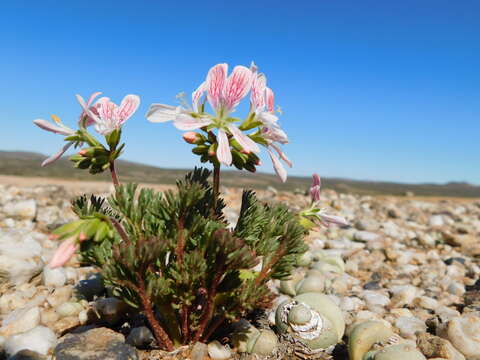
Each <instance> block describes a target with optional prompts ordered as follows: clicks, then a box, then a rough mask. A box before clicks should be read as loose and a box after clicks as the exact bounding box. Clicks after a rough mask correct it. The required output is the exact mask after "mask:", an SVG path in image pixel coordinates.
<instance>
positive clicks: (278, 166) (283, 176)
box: [267, 148, 287, 182]
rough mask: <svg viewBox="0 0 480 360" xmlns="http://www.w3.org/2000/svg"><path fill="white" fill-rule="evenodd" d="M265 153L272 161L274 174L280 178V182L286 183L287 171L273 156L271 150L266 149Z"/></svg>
mask: <svg viewBox="0 0 480 360" xmlns="http://www.w3.org/2000/svg"><path fill="white" fill-rule="evenodd" d="M267 151H268V154H269V155H270V159H272V164H273V168H274V169H275V172H276V173H277V175H278V176H279V177H280V179H281V180H282V182H285V181H287V171H286V170H285V168H284V167H283V165H282V163H281V162H280V160H278V158H277V157H276V156H275V154H274V153H273V152H272V150H270V149H269V148H267Z"/></svg>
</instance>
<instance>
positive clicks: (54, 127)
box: [33, 119, 75, 135]
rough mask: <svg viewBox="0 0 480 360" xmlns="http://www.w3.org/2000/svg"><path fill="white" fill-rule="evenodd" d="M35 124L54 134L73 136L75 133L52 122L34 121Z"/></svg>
mask: <svg viewBox="0 0 480 360" xmlns="http://www.w3.org/2000/svg"><path fill="white" fill-rule="evenodd" d="M33 123H34V124H35V125H37V126H38V127H39V128H41V129H43V130H47V131H50V132H53V133H55V134H60V135H72V134H74V133H75V131H73V130H72V129H68V128H66V127H61V126H58V125H55V124H52V123H51V122H49V121H47V120H43V119H36V120H33Z"/></svg>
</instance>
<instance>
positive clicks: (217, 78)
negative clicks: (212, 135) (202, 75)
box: [206, 64, 228, 110]
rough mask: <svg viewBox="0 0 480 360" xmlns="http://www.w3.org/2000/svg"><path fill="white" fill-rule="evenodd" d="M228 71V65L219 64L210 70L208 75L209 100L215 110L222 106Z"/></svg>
mask: <svg viewBox="0 0 480 360" xmlns="http://www.w3.org/2000/svg"><path fill="white" fill-rule="evenodd" d="M227 71H228V65H227V64H217V65H215V66H214V67H212V68H211V69H210V70H209V72H208V75H207V80H206V88H207V99H208V102H209V103H210V106H211V107H212V108H213V109H215V110H218V109H219V108H220V106H221V105H222V94H223V90H224V87H225V81H226V79H227Z"/></svg>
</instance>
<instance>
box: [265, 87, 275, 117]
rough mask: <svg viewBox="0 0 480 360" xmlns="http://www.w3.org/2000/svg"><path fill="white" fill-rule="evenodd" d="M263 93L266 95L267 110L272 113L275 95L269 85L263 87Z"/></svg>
mask: <svg viewBox="0 0 480 360" xmlns="http://www.w3.org/2000/svg"><path fill="white" fill-rule="evenodd" d="M265 94H266V97H267V110H268V111H270V112H272V113H273V112H274V111H275V106H274V103H275V95H274V94H273V91H272V89H270V88H269V87H267V88H266V89H265Z"/></svg>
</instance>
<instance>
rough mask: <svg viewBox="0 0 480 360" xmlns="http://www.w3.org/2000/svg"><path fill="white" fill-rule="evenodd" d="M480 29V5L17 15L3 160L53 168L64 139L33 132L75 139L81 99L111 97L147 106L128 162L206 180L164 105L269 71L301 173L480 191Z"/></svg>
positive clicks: (7, 37) (3, 19) (277, 5)
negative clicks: (155, 120) (164, 119)
mask: <svg viewBox="0 0 480 360" xmlns="http://www.w3.org/2000/svg"><path fill="white" fill-rule="evenodd" d="M479 14H480V1H478V0H466V1H465V0H459V1H451V0H402V1H384V0H383V1H382V0H377V1H370V0H362V1H359V0H349V1H347V0H328V1H327V0H313V1H305V0H296V1H281V0H277V1H270V0H268V1H250V0H246V1H238V2H237V1H236V2H233V1H160V0H158V1H153V0H151V1H142V0H137V1H122V0H116V1H110V0H108V1H89V0H85V1H50V0H43V1H10V2H8V4H7V2H4V3H2V10H1V13H0V39H1V43H0V44H1V56H0V74H1V78H0V95H1V96H0V123H1V125H2V127H1V130H0V141H1V143H0V149H2V150H29V151H38V152H42V153H45V154H49V153H53V152H54V151H56V150H57V149H59V148H60V146H61V143H62V138H61V137H60V136H56V135H54V134H51V133H47V132H44V131H41V130H40V129H38V128H36V127H34V125H33V124H32V120H33V119H36V118H45V119H48V118H49V116H50V114H52V113H54V114H57V115H58V116H60V117H61V118H62V120H63V121H64V122H65V123H67V124H70V125H72V126H73V125H74V124H75V121H76V119H77V117H78V114H79V109H80V107H79V105H78V104H77V102H76V100H75V97H74V95H75V94H76V93H79V94H82V95H83V96H84V97H86V96H88V95H89V94H90V93H91V92H93V91H97V90H99V91H103V92H104V94H106V95H108V96H110V97H111V98H112V99H113V100H114V101H116V102H117V101H120V100H121V98H122V97H123V96H124V95H125V94H128V93H133V94H138V95H140V96H141V99H142V104H141V106H140V109H139V111H138V112H137V114H136V115H135V116H134V117H133V118H131V119H130V120H129V122H128V123H127V125H126V127H125V133H126V134H127V136H126V140H127V148H126V153H125V155H124V158H125V159H128V160H134V161H141V162H144V163H148V164H153V165H157V166H162V167H178V168H186V167H190V166H193V165H195V164H196V163H197V160H198V158H197V157H196V156H194V155H192V154H191V153H190V148H191V146H190V145H188V144H185V143H184V142H183V141H182V140H181V136H180V135H181V133H180V132H179V131H178V130H176V129H175V128H174V127H173V125H171V124H152V123H149V122H147V121H146V120H145V118H144V114H145V112H146V111H147V109H148V106H149V105H150V104H151V103H152V102H161V103H170V104H175V95H176V94H177V93H179V92H181V91H185V92H186V93H187V94H190V92H191V91H192V90H194V89H195V88H196V87H197V86H198V85H199V84H200V82H201V81H203V79H204V77H205V75H206V72H207V71H208V69H209V68H210V66H212V65H214V64H216V63H219V62H227V63H229V64H230V65H231V66H233V65H236V64H245V65H249V64H250V61H251V60H255V62H256V63H257V64H258V66H259V67H260V69H261V70H262V71H264V72H265V73H266V74H267V77H268V80H269V84H270V86H271V87H272V88H273V90H274V91H275V93H276V100H277V104H279V105H280V106H281V107H282V109H283V110H284V115H283V116H282V117H281V124H282V125H283V127H284V128H285V130H286V131H287V132H288V134H289V137H290V140H291V143H290V144H288V145H287V146H286V147H285V151H286V152H287V154H288V155H289V157H290V158H291V159H292V160H293V161H294V168H293V169H292V170H291V171H290V174H295V175H309V174H310V173H312V172H313V171H316V172H319V173H320V174H322V175H324V176H339V177H348V178H355V179H375V180H393V181H402V182H427V181H428V182H429V181H432V182H446V181H451V180H454V181H463V180H465V181H469V182H472V183H476V184H480V166H479V165H480V162H479V155H480V141H479V137H480V71H479V65H480V41H479V40H480V16H479ZM264 164H265V166H263V167H262V171H266V172H271V171H272V167H271V164H270V161H269V160H268V159H265V161H264ZM53 166H54V165H53Z"/></svg>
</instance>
